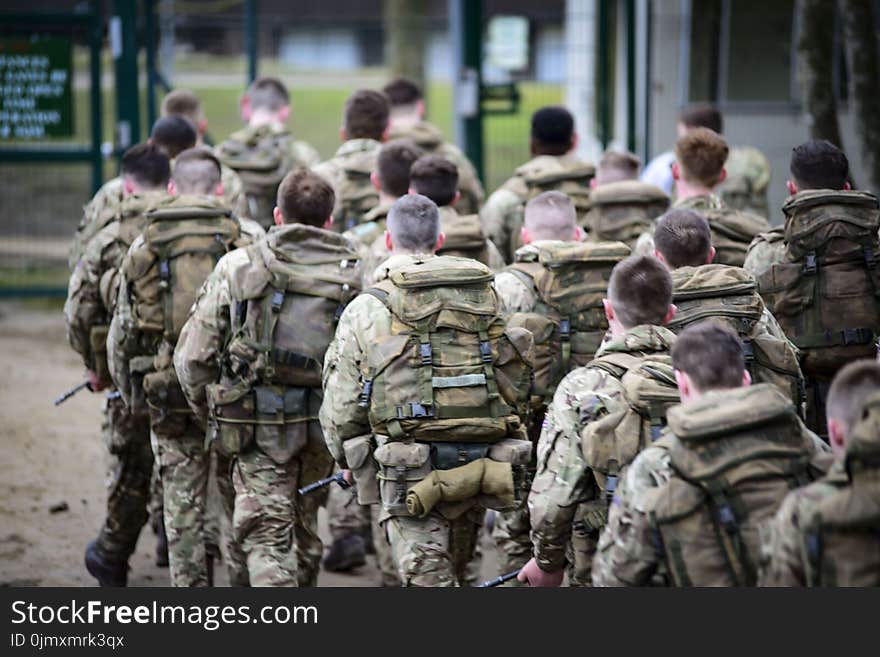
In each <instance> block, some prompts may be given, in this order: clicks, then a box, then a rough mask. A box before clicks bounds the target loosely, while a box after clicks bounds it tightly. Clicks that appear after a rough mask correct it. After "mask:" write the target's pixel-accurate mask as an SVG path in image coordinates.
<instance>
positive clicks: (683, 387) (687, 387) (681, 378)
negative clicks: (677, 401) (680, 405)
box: [673, 370, 691, 398]
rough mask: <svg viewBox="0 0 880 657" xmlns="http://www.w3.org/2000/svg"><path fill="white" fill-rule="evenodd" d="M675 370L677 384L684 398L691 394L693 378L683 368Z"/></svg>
mask: <svg viewBox="0 0 880 657" xmlns="http://www.w3.org/2000/svg"><path fill="white" fill-rule="evenodd" d="M673 372H675V385H676V386H678V392H679V394H680V395H681V397H682V398H684V397H687V396H689V395H690V394H691V378H690V377H689V376H688V375H687V374H685V373H684V372H682V371H681V370H673Z"/></svg>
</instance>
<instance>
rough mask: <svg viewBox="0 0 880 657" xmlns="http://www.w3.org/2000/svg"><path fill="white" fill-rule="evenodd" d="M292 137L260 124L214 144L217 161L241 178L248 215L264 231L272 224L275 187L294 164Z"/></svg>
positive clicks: (276, 191) (276, 188) (275, 195)
mask: <svg viewBox="0 0 880 657" xmlns="http://www.w3.org/2000/svg"><path fill="white" fill-rule="evenodd" d="M292 139H293V137H292V135H291V134H290V133H288V132H286V131H277V130H275V129H273V128H272V127H271V126H261V127H259V128H256V129H254V128H245V129H244V130H240V131H238V132H236V133H234V134H233V135H232V136H230V137H229V139H227V140H226V141H225V142H223V143H222V144H220V146H218V147H217V156H218V157H219V158H220V161H221V162H223V164H225V165H226V166H228V167H229V168H230V169H233V170H234V171H235V172H236V173H237V174H238V176H239V178H241V184H242V187H243V189H244V194H245V198H246V199H247V206H248V213H249V215H250V218H251V219H253V220H254V221H256V222H258V223H259V224H260V225H261V226H262V227H263V228H265V229H267V230H268V229H269V228H271V227H272V226H273V225H274V224H275V219H274V217H273V216H272V211H273V210H274V208H275V202H276V199H277V196H278V186H279V185H280V184H281V181H282V180H284V176H286V175H287V174H288V173H289V172H290V170H291V169H293V168H294V167H295V166H296V162H295V161H294V158H293V155H292V153H291V149H290V142H291V140H292Z"/></svg>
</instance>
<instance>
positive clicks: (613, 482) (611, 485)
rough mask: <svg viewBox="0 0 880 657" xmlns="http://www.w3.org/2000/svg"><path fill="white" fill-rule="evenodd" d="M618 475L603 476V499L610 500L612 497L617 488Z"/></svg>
mask: <svg viewBox="0 0 880 657" xmlns="http://www.w3.org/2000/svg"><path fill="white" fill-rule="evenodd" d="M617 481H618V477H617V476H616V475H608V476H607V477H605V499H606V500H608V502H610V501H611V500H612V499H613V498H614V491H616V490H617Z"/></svg>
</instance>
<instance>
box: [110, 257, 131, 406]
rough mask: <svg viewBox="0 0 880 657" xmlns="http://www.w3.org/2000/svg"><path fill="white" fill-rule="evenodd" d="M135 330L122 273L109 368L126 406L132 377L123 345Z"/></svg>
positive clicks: (113, 326)
mask: <svg viewBox="0 0 880 657" xmlns="http://www.w3.org/2000/svg"><path fill="white" fill-rule="evenodd" d="M133 330H134V323H133V322H132V314H131V299H130V298H129V289H128V283H127V282H126V280H125V276H124V274H122V273H121V272H120V273H119V292H118V298H117V301H116V308H115V309H114V312H113V319H112V320H110V329H109V331H108V333H107V367H108V369H109V370H110V378H111V379H112V380H113V384H114V385H115V386H116V389H117V390H119V394H121V395H122V399H123V401H124V402H125V403H126V405H128V404H129V402H130V400H131V377H130V375H129V367H128V361H129V358H128V354H126V353H125V352H124V350H123V344H124V340H125V337H126V335H128V334H129V333H130V332H131V331H133Z"/></svg>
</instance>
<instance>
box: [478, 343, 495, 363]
mask: <svg viewBox="0 0 880 657" xmlns="http://www.w3.org/2000/svg"><path fill="white" fill-rule="evenodd" d="M480 360H482V361H483V362H484V363H485V364H487V365H488V364H489V363H491V362H492V344H491V343H490V342H489V341H488V340H483V341H481V342H480Z"/></svg>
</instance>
